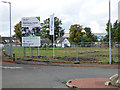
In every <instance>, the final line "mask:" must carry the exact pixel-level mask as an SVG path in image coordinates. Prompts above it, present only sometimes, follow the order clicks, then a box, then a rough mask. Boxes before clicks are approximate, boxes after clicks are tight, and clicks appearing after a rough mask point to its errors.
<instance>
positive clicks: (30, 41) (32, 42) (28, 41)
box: [22, 37, 40, 47]
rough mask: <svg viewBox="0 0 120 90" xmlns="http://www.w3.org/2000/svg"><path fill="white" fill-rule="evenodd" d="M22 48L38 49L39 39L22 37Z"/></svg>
mask: <svg viewBox="0 0 120 90" xmlns="http://www.w3.org/2000/svg"><path fill="white" fill-rule="evenodd" d="M22 46H23V47H38V46H40V37H22Z"/></svg>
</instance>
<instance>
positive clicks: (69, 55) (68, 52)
mask: <svg viewBox="0 0 120 90" xmlns="http://www.w3.org/2000/svg"><path fill="white" fill-rule="evenodd" d="M54 51H55V59H53V58H52V57H53V50H52V48H48V51H47V50H46V48H40V49H39V55H40V56H43V58H34V60H40V61H41V60H46V59H48V60H53V61H61V62H62V61H64V62H69V61H71V59H72V60H73V61H75V60H76V48H55V50H54ZM30 52H31V49H30V48H26V56H30V55H31V53H30ZM14 53H15V56H16V58H24V49H23V48H14ZM47 53H48V58H46V56H47ZM113 53H114V51H113V49H112V54H113ZM117 54H118V50H117V48H116V50H115V56H116V57H115V60H116V61H118V56H117ZM33 56H36V57H37V48H34V49H33ZM78 57H79V60H82V59H83V60H97V61H105V62H108V61H109V48H96V47H79V48H78ZM27 58H30V57H27ZM68 60H69V61H68Z"/></svg>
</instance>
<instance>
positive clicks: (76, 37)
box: [69, 24, 85, 43]
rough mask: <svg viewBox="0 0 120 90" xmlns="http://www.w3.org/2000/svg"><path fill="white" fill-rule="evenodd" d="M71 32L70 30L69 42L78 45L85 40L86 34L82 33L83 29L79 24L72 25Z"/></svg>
mask: <svg viewBox="0 0 120 90" xmlns="http://www.w3.org/2000/svg"><path fill="white" fill-rule="evenodd" d="M69 30H70V36H69V41H70V42H71V43H78V42H81V41H82V40H83V35H84V34H85V33H84V32H82V30H83V28H82V26H81V25H79V24H74V25H71V27H70V29H69Z"/></svg>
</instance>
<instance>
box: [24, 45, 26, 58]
mask: <svg viewBox="0 0 120 90" xmlns="http://www.w3.org/2000/svg"><path fill="white" fill-rule="evenodd" d="M25 57H26V49H25V47H24V58H25Z"/></svg>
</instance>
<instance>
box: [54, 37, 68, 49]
mask: <svg viewBox="0 0 120 90" xmlns="http://www.w3.org/2000/svg"><path fill="white" fill-rule="evenodd" d="M55 45H56V47H61V48H66V47H70V42H69V41H68V39H67V38H65V37H61V38H57V39H56V41H55Z"/></svg>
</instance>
